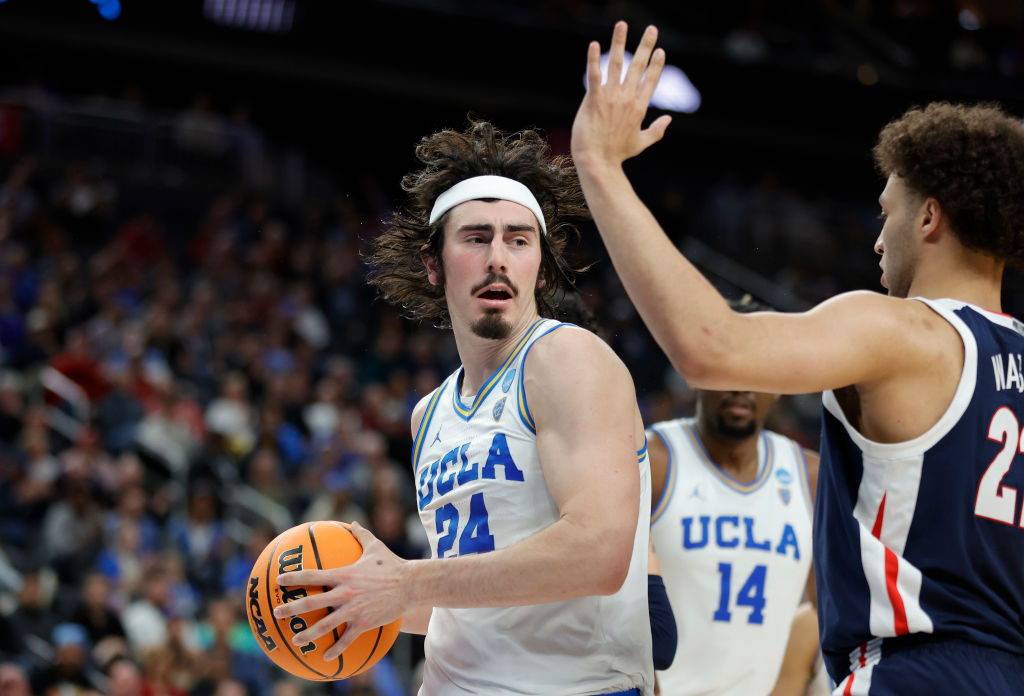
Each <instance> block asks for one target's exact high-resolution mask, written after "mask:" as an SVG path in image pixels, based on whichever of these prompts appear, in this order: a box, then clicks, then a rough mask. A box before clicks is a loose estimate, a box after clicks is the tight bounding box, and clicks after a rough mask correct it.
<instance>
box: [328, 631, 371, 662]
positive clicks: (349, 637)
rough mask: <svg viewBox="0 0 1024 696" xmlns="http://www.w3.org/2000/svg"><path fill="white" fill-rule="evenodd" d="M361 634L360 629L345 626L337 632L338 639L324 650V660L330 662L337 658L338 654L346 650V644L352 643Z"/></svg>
mask: <svg viewBox="0 0 1024 696" xmlns="http://www.w3.org/2000/svg"><path fill="white" fill-rule="evenodd" d="M361 634H362V631H358V630H356V629H354V628H352V627H351V625H349V626H346V627H345V629H344V630H343V631H339V632H338V640H337V641H335V643H334V645H332V646H331V647H329V648H327V650H325V651H324V660H326V661H327V662H330V661H332V660H335V659H337V658H338V656H339V655H341V654H342V653H343V652H345V651H346V650H348V646H350V645H352V643H353V642H355V639H356V638H358V637H359V636H360V635H361Z"/></svg>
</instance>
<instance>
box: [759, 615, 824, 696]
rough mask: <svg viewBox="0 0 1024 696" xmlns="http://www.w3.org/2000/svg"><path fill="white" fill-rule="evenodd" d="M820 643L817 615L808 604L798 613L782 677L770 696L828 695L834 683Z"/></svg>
mask: <svg viewBox="0 0 1024 696" xmlns="http://www.w3.org/2000/svg"><path fill="white" fill-rule="evenodd" d="M819 645H820V643H819V641H818V612H816V611H815V610H814V605H813V604H811V603H810V602H806V603H804V604H802V605H801V606H800V608H799V609H797V611H796V616H794V617H793V627H792V628H791V629H790V631H789V641H788V642H787V643H786V655H785V657H783V659H782V666H781V667H780V668H779V678H778V679H777V680H776V682H775V688H774V689H772V692H771V694H769V696H828V695H829V694H831V693H832V682H831V681H829V678H828V674H827V673H826V672H825V665H824V664H823V663H822V659H821V648H820V647H819Z"/></svg>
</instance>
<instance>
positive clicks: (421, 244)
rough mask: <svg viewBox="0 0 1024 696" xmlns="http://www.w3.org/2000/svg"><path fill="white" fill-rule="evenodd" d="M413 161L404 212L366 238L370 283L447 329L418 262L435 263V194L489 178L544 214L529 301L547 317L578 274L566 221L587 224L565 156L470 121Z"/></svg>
mask: <svg viewBox="0 0 1024 696" xmlns="http://www.w3.org/2000/svg"><path fill="white" fill-rule="evenodd" d="M416 157H417V159H419V161H420V162H422V163H423V164H424V165H426V166H425V167H423V168H422V169H420V170H418V171H415V172H412V173H410V174H407V175H406V176H405V177H404V178H403V179H402V189H403V190H404V191H405V192H406V194H407V201H406V204H405V206H404V207H403V209H402V210H400V211H398V212H396V213H394V214H393V215H392V216H391V217H390V218H389V219H388V220H386V221H385V229H384V231H383V232H382V233H381V234H380V235H378V236H377V237H376V238H375V239H374V240H372V243H371V244H372V247H371V251H370V254H369V259H368V261H369V264H370V266H371V270H370V273H369V275H368V281H369V282H370V284H372V285H374V286H375V287H376V288H377V291H378V292H379V294H380V295H381V296H383V297H384V298H385V299H386V300H388V301H389V302H392V303H394V304H396V305H398V306H399V307H401V308H402V310H403V312H404V313H405V314H406V315H407V316H408V317H409V318H412V319H427V320H432V321H434V322H435V323H436V324H438V325H439V326H447V325H449V324H450V319H449V316H448V305H447V302H446V301H445V295H444V288H443V287H441V286H435V285H431V284H430V283H429V281H428V280H427V271H426V269H425V268H424V266H423V262H422V260H421V258H420V256H421V254H425V255H427V256H431V257H433V258H434V259H435V260H436V261H437V262H438V263H439V264H441V263H442V258H441V250H442V248H443V246H444V234H443V232H444V223H445V221H446V220H447V218H448V215H444V216H442V217H441V218H440V219H439V220H438V221H437V222H435V223H434V224H433V225H431V224H429V223H428V218H429V215H430V210H431V208H432V207H433V205H434V201H435V200H436V199H437V197H438V196H439V195H441V194H442V193H444V192H445V191H447V190H448V189H449V188H451V187H452V186H454V185H455V184H457V183H459V182H460V181H463V180H465V179H469V178H471V177H475V176H482V175H485V174H495V175H498V176H504V177H508V178H510V179H515V180H516V181H519V182H520V183H522V184H524V185H525V186H526V187H527V188H528V189H530V192H531V193H533V195H534V197H535V198H536V199H537V202H538V203H539V204H540V207H541V210H542V211H543V213H544V218H545V222H546V223H547V233H546V234H542V235H541V241H540V244H541V264H540V277H541V278H543V279H544V281H545V282H544V287H542V288H538V289H537V290H536V293H535V296H536V300H537V311H538V312H539V313H540V314H541V315H542V316H548V317H550V316H553V315H554V313H555V306H556V304H557V300H558V298H559V297H560V295H561V293H562V292H563V291H564V288H565V287H566V286H568V285H571V282H572V273H573V272H575V271H578V270H580V269H578V268H573V267H571V265H570V264H569V262H568V261H567V260H566V258H565V256H564V252H565V249H566V246H567V243H568V241H569V239H570V237H573V236H578V234H579V233H578V231H577V230H576V228H575V226H574V225H573V224H572V221H577V220H586V219H588V218H589V213H588V211H587V206H586V202H585V200H584V198H583V191H582V190H581V189H580V184H579V178H578V177H577V175H576V168H575V167H574V166H573V165H572V162H571V161H570V160H569V158H568V157H564V156H552V155H551V153H550V149H549V147H548V143H547V141H546V140H545V139H544V138H543V137H542V136H541V134H540V133H538V132H537V131H534V130H524V131H520V132H518V133H512V134H510V135H506V134H504V133H502V132H501V131H499V130H497V129H496V128H495V127H494V126H493V125H491V124H490V123H488V122H486V121H473V120H470V125H469V128H467V129H466V130H465V131H464V132H462V133H458V132H456V131H453V130H443V131H440V132H438V133H434V134H433V135H429V136H427V137H425V138H423V139H422V140H421V141H420V143H419V145H417V147H416ZM442 269H443V265H442Z"/></svg>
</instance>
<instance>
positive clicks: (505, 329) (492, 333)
mask: <svg viewBox="0 0 1024 696" xmlns="http://www.w3.org/2000/svg"><path fill="white" fill-rule="evenodd" d="M469 328H470V330H471V331H472V332H473V333H475V334H476V335H477V336H479V337H480V338H489V339H492V340H495V341H501V340H503V339H506V338H508V337H509V335H510V334H511V333H512V324H510V323H509V322H507V321H505V319H504V317H502V316H501V312H500V311H499V310H496V309H494V310H488V311H487V312H486V313H485V314H484V315H483V316H482V317H480V318H479V319H477V320H476V321H474V322H473V323H472V324H470V327H469Z"/></svg>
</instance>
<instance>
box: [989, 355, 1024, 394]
mask: <svg viewBox="0 0 1024 696" xmlns="http://www.w3.org/2000/svg"><path fill="white" fill-rule="evenodd" d="M992 372H993V374H994V376H995V378H996V391H1003V390H1004V389H1016V390H1017V391H1018V392H1024V361H1022V359H1021V354H1020V353H1007V354H1006V356H1003V355H1000V354H998V353H997V354H996V355H993V356H992Z"/></svg>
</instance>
